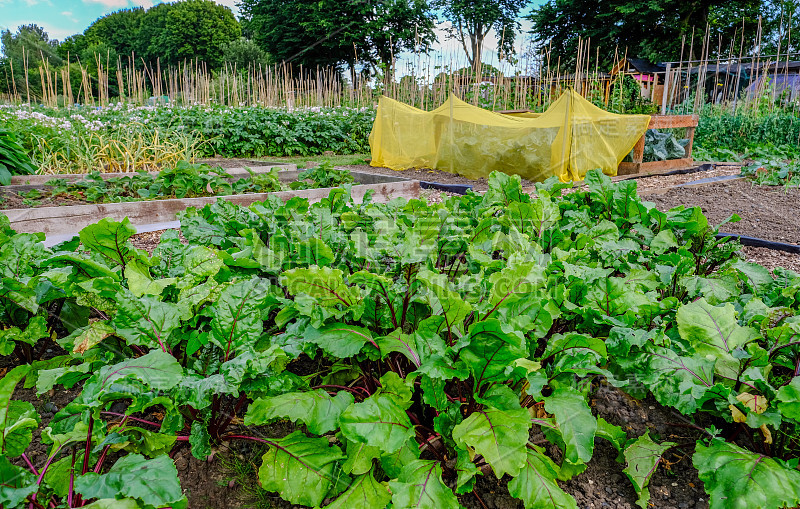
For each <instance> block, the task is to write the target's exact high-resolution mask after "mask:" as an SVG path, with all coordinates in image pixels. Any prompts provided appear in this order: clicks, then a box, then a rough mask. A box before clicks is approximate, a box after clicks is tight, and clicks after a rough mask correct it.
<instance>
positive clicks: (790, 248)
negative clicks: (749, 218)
mask: <svg viewBox="0 0 800 509" xmlns="http://www.w3.org/2000/svg"><path fill="white" fill-rule="evenodd" d="M728 237H731V238H734V239H736V240H738V241H739V242H741V243H742V245H743V246H751V247H765V248H767V249H773V250H775V251H784V252H786V253H793V254H800V246H798V245H796V244H786V243H784V242H772V241H771V240H764V239H759V238H756V237H748V236H747V235H739V234H738V233H722V232H719V233H717V238H718V239H724V238H728Z"/></svg>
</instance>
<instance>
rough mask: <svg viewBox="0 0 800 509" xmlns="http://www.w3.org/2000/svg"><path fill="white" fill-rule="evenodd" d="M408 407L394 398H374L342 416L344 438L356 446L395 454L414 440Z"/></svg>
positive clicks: (355, 405)
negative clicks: (364, 446) (362, 445)
mask: <svg viewBox="0 0 800 509" xmlns="http://www.w3.org/2000/svg"><path fill="white" fill-rule="evenodd" d="M408 404H410V402H409V403H406V404H403V405H401V404H399V403H398V402H397V399H396V398H395V397H393V396H392V395H387V394H375V395H373V396H370V397H369V398H367V399H365V400H364V401H362V402H361V403H355V404H353V405H351V406H350V407H348V408H347V409H346V410H345V411H344V412H342V415H341V417H339V425H340V426H341V429H342V434H343V435H344V436H345V437H347V439H349V440H352V441H353V442H358V443H362V444H367V445H369V446H373V447H378V448H380V450H381V451H383V452H386V453H393V452H395V451H397V450H398V449H400V448H401V447H403V444H405V443H406V441H407V440H408V439H410V438H413V437H414V426H413V425H412V424H411V419H409V417H408V414H407V413H406V408H408Z"/></svg>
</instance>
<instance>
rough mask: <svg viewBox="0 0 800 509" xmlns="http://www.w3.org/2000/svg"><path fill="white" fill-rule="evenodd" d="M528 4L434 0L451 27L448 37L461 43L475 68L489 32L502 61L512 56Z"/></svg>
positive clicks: (509, 0) (513, 0)
mask: <svg viewBox="0 0 800 509" xmlns="http://www.w3.org/2000/svg"><path fill="white" fill-rule="evenodd" d="M527 4H528V2H527V0H437V4H436V5H437V7H439V8H440V9H441V11H442V13H443V14H444V17H445V19H446V20H447V21H449V22H450V24H451V25H450V28H449V35H450V37H452V38H454V39H456V40H457V41H458V42H460V43H461V46H462V48H464V53H466V55H467V60H468V61H469V64H470V66H472V67H473V68H477V66H478V64H479V63H480V61H481V52H482V51H483V49H484V44H483V42H484V40H485V39H486V37H487V36H488V35H489V32H491V31H492V30H494V32H495V35H496V36H497V41H498V46H497V51H498V52H499V53H500V54H501V55H502V56H503V57H508V56H510V55H512V54H513V53H514V39H515V38H516V33H517V31H518V30H519V22H518V18H519V16H520V12H521V11H522V10H523V9H524V8H525V7H526V5H527Z"/></svg>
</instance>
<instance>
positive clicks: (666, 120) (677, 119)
mask: <svg viewBox="0 0 800 509" xmlns="http://www.w3.org/2000/svg"><path fill="white" fill-rule="evenodd" d="M699 120H700V116H699V115H653V116H652V117H650V124H649V125H648V126H647V128H648V129H676V128H680V127H685V128H687V135H688V138H689V143H687V144H686V153H685V154H684V157H682V158H680V159H667V160H665V161H650V162H644V136H642V137H641V138H639V141H637V142H636V145H634V147H633V162H630V163H625V162H623V163H620V164H619V170H618V171H617V175H633V174H637V173H655V172H659V171H664V170H675V169H678V168H686V167H688V166H692V165H693V164H694V159H692V145H693V144H694V130H695V129H696V128H697V123H698V122H699Z"/></svg>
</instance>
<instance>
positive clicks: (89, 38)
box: [83, 7, 145, 55]
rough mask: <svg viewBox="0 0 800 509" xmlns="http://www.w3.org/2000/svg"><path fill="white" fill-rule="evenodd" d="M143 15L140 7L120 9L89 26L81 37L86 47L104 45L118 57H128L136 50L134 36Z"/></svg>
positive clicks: (143, 12)
mask: <svg viewBox="0 0 800 509" xmlns="http://www.w3.org/2000/svg"><path fill="white" fill-rule="evenodd" d="M144 15H145V11H144V9H143V8H141V7H136V8H134V9H120V10H118V11H115V12H112V13H111V14H108V15H106V16H103V17H102V18H100V19H98V20H97V21H95V22H94V23H92V24H91V25H89V28H87V29H86V31H84V32H83V35H84V36H85V37H86V42H87V43H88V45H93V44H105V45H107V46H109V47H110V48H112V49H114V51H116V52H117V53H118V54H119V55H130V54H131V53H132V52H134V51H135V50H136V36H137V34H138V32H139V29H140V27H141V24H142V19H143V18H144Z"/></svg>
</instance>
